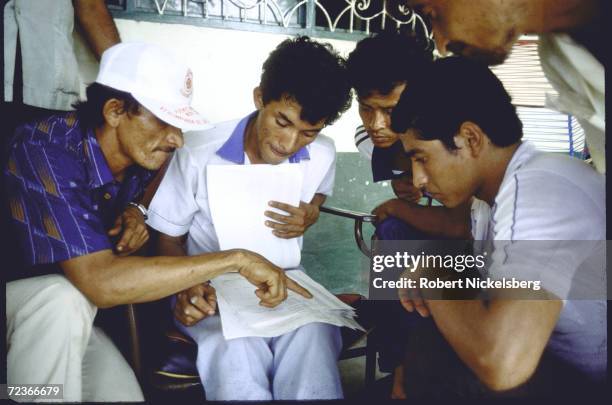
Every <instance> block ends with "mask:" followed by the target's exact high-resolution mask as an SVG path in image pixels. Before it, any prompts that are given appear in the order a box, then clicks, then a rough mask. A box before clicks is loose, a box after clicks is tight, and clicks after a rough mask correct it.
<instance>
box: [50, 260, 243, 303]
mask: <svg viewBox="0 0 612 405" xmlns="http://www.w3.org/2000/svg"><path fill="white" fill-rule="evenodd" d="M246 260H247V256H246V254H245V252H244V251H241V250H230V251H225V252H218V253H209V254H205V255H200V256H186V257H169V256H159V257H138V256H128V257H119V256H117V255H115V254H114V253H113V252H112V251H111V250H103V251H100V252H96V253H92V254H88V255H85V256H80V257H77V258H73V259H70V260H66V261H63V262H61V263H60V266H61V267H62V269H63V270H64V272H65V274H66V276H67V277H68V278H69V279H70V281H72V282H73V283H74V285H75V286H76V287H77V288H78V289H79V290H80V291H81V292H82V293H83V294H84V295H85V296H86V297H87V298H89V300H90V301H91V302H92V303H93V304H94V305H96V306H97V307H100V308H107V307H112V306H115V305H121V304H130V303H138V302H147V301H153V300H157V299H160V298H163V297H166V296H168V295H170V294H174V293H177V292H179V291H182V290H184V289H187V288H189V287H191V286H193V285H196V284H199V283H203V282H205V281H208V280H210V279H211V278H214V277H216V276H218V275H221V274H223V273H226V272H229V271H232V270H234V271H235V270H239V269H240V268H242V267H244V266H245V261H246Z"/></svg>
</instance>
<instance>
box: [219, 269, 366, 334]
mask: <svg viewBox="0 0 612 405" xmlns="http://www.w3.org/2000/svg"><path fill="white" fill-rule="evenodd" d="M287 275H288V276H289V277H291V278H292V279H294V280H295V281H297V282H298V283H300V284H301V285H302V286H303V287H305V288H306V289H308V290H309V291H310V292H311V294H312V295H313V298H311V299H307V298H304V297H302V296H301V295H299V294H296V293H294V292H293V291H289V295H288V297H287V299H286V300H285V301H284V302H282V303H281V304H280V305H278V306H277V307H276V308H266V307H263V306H261V305H259V298H257V296H256V295H255V286H253V285H252V284H251V283H249V282H248V281H246V279H244V277H242V276H240V275H239V274H237V273H229V274H224V275H222V276H220V277H217V278H215V279H213V280H212V284H213V286H214V287H215V289H216V290H217V300H218V304H219V312H220V315H221V325H222V327H223V336H224V337H225V338H226V339H234V338H238V337H247V336H260V337H273V336H279V335H282V334H284V333H287V332H290V331H292V330H294V329H296V328H298V327H300V326H303V325H305V324H307V323H311V322H325V323H330V324H332V325H336V326H346V327H349V328H352V329H360V330H363V328H362V327H361V326H360V325H359V324H358V323H357V322H356V321H355V320H354V319H353V317H354V316H355V313H354V310H353V308H352V307H350V306H348V305H346V304H344V303H343V302H342V301H340V300H339V299H338V298H336V297H335V296H334V295H332V294H331V293H330V292H329V291H327V290H326V289H325V287H323V286H322V285H320V284H319V283H317V282H316V281H314V280H312V279H311V278H310V277H308V276H307V275H306V274H305V273H304V272H302V271H301V270H291V271H288V272H287Z"/></svg>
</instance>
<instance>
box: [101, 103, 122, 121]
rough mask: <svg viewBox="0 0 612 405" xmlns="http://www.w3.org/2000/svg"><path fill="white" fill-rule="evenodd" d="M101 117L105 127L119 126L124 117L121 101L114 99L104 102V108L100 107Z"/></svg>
mask: <svg viewBox="0 0 612 405" xmlns="http://www.w3.org/2000/svg"><path fill="white" fill-rule="evenodd" d="M102 115H103V116H104V121H105V122H106V125H109V126H110V127H112V128H116V127H117V126H119V122H120V121H121V119H122V118H123V117H124V116H125V109H124V108H123V101H121V100H118V99H116V98H111V99H108V100H106V103H104V106H102Z"/></svg>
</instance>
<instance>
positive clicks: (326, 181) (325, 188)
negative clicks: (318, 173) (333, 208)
mask: <svg viewBox="0 0 612 405" xmlns="http://www.w3.org/2000/svg"><path fill="white" fill-rule="evenodd" d="M332 156H333V157H332V161H331V164H330V165H329V168H328V169H327V173H325V176H323V180H322V181H321V184H319V187H318V188H317V193H318V194H324V195H326V196H328V197H330V196H331V195H332V194H333V192H334V182H335V180H336V148H335V147H334V148H333V155H332Z"/></svg>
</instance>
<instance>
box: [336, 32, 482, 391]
mask: <svg viewBox="0 0 612 405" xmlns="http://www.w3.org/2000/svg"><path fill="white" fill-rule="evenodd" d="M432 60H433V53H432V49H430V41H429V40H428V39H427V38H425V37H418V36H417V35H416V34H414V33H412V34H408V33H401V32H384V33H381V34H377V35H374V36H372V37H369V38H366V39H363V40H361V41H359V42H358V43H357V46H356V47H355V49H354V50H353V51H352V52H351V53H350V54H349V57H348V59H347V68H348V71H349V77H350V80H351V85H352V87H353V88H354V89H355V92H356V93H357V101H358V102H359V116H360V117H361V120H362V125H360V126H359V127H357V132H356V134H355V144H356V146H357V149H358V150H359V152H360V153H361V155H362V156H363V157H365V158H366V159H368V160H369V161H371V164H372V176H373V180H374V182H379V181H391V185H392V187H393V191H394V192H395V195H396V197H397V198H394V199H391V200H388V201H385V202H384V203H382V204H380V205H379V206H378V207H376V208H375V209H374V210H373V213H374V214H376V215H377V217H378V220H377V222H376V237H377V238H378V239H379V240H383V241H384V240H430V239H439V238H440V239H444V238H451V239H460V238H465V239H469V238H470V236H471V225H472V224H471V223H470V217H471V216H470V211H472V215H473V216H475V217H476V216H478V212H480V210H481V209H484V210H487V209H488V207H486V204H484V203H482V201H478V200H473V202H470V201H468V202H466V203H465V204H461V205H460V206H458V207H454V208H452V209H449V208H446V207H443V206H424V205H421V204H419V202H420V201H421V199H422V197H423V194H422V191H421V189H419V188H418V187H415V186H414V184H413V182H412V168H411V162H410V158H409V157H407V156H406V154H405V152H404V149H403V147H402V144H401V142H400V140H399V134H397V133H396V132H394V131H393V130H392V129H391V114H392V112H393V109H394V108H395V106H396V105H397V103H398V101H399V99H400V95H401V94H402V92H404V91H410V89H411V87H412V84H413V83H414V82H417V81H420V80H422V77H423V75H424V71H425V70H426V69H428V67H429V66H430V64H431V63H432ZM373 310H374V311H373V313H374V314H375V315H374V316H375V317H376V319H377V320H378V321H377V329H376V335H377V337H378V339H377V341H378V342H379V344H380V353H379V354H380V356H379V365H380V369H381V371H385V372H388V371H393V372H394V385H393V388H392V393H391V395H392V397H393V398H403V396H404V394H403V388H402V384H403V383H402V380H403V378H402V367H401V363H402V356H401V353H402V350H403V348H404V344H405V338H406V336H407V335H408V334H409V333H410V330H411V329H412V328H413V327H414V325H415V322H420V320H419V318H418V317H416V316H415V317H411V316H406V314H405V312H404V311H403V309H402V308H401V306H400V305H399V304H398V303H397V302H378V303H374V307H373ZM382 319H384V320H385V322H381V320H382Z"/></svg>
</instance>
